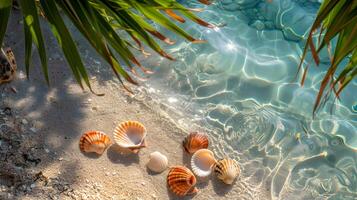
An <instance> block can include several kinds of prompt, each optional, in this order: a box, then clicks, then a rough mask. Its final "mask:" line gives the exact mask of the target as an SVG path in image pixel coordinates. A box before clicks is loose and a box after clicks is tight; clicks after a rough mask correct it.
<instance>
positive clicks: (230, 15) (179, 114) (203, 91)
mask: <svg viewBox="0 0 357 200" xmlns="http://www.w3.org/2000/svg"><path fill="white" fill-rule="evenodd" d="M229 2H232V5H231V7H230V9H226V8H227V7H229V5H230V3H229ZM238 2H246V4H244V6H243V7H241V8H238V7H237V8H236V9H233V8H234V7H235V6H236V5H238V4H239V3H238ZM247 2H249V1H247V0H245V1H232V0H230V1H227V0H226V1H222V2H221V3H217V4H215V5H212V6H209V7H207V10H206V11H205V12H203V13H199V14H200V15H201V16H202V17H203V18H204V19H211V21H212V20H213V21H214V22H217V23H220V22H222V21H223V22H226V24H227V25H226V26H224V27H221V28H216V29H213V30H212V29H204V28H202V27H199V26H197V25H195V24H193V23H186V24H184V25H183V26H185V28H186V29H187V30H189V32H190V33H192V34H194V35H195V36H196V37H199V38H200V39H205V40H207V41H208V43H207V44H199V45H193V44H190V43H188V42H186V41H182V40H180V39H178V38H175V40H177V43H176V44H175V45H172V46H167V47H165V48H166V49H168V52H169V53H170V54H172V55H174V56H175V57H176V59H177V61H176V62H170V61H167V60H165V59H157V58H155V57H149V58H148V59H145V60H144V59H143V61H142V62H143V63H144V64H145V65H146V66H148V67H151V68H152V69H153V70H154V71H156V74H154V75H153V76H152V77H150V80H149V81H148V82H147V83H146V85H147V87H150V88H160V92H155V93H154V96H155V98H151V100H150V101H153V102H156V103H157V104H159V105H164V106H160V108H161V109H163V110H164V111H166V112H167V113H168V115H169V116H171V117H172V118H173V119H174V121H176V122H177V124H178V125H179V126H181V127H183V128H185V129H186V130H193V129H202V130H206V131H207V132H208V133H209V135H210V137H211V140H212V141H213V142H212V143H213V144H214V146H213V150H214V151H215V153H216V154H217V155H218V156H219V157H224V156H230V157H233V158H235V159H237V160H239V162H240V163H241V166H242V169H243V178H242V179H243V180H244V181H245V183H246V184H248V185H249V187H252V188H251V190H250V191H249V194H248V193H246V197H247V199H254V198H252V193H254V192H258V191H259V190H267V191H269V193H270V197H271V198H272V199H328V198H330V199H356V198H357V187H356V186H357V167H356V166H357V153H356V149H355V147H357V134H356V131H357V128H356V127H357V115H356V114H354V113H352V110H351V109H350V108H351V105H352V104H353V102H355V101H356V98H357V96H356V94H355V93H353V91H356V90H357V86H356V85H353V84H352V86H350V87H349V88H347V89H346V91H345V93H344V95H343V96H342V102H338V103H337V106H336V109H335V112H334V114H333V115H331V114H330V110H329V107H328V106H326V107H325V108H324V109H323V110H322V111H321V112H320V113H319V115H318V117H317V118H312V117H311V109H312V106H313V102H314V99H315V96H316V93H317V91H318V85H319V83H320V81H321V77H322V75H323V73H322V71H324V70H326V66H323V65H322V66H320V67H319V68H315V67H313V69H312V70H311V71H310V73H309V74H308V76H307V78H306V83H305V85H304V87H301V86H300V85H299V82H298V81H299V80H300V77H301V73H300V74H298V78H297V79H295V75H296V69H297V65H298V62H299V56H300V54H301V51H302V47H303V41H301V40H300V41H299V39H297V38H298V37H297V35H299V34H300V36H299V37H303V36H304V34H305V32H306V31H307V30H302V29H301V26H304V25H305V24H311V23H312V19H313V17H312V16H313V15H314V12H316V9H317V7H318V4H317V3H316V2H314V1H309V0H305V1H303V0H281V1H273V3H272V4H269V5H265V4H266V2H263V1H257V2H256V3H254V4H253V3H252V4H249V3H247ZM251 2H252V1H251ZM233 4H234V5H233ZM187 5H189V6H191V7H195V6H198V5H199V4H197V3H194V2H187ZM242 5H243V4H242ZM199 6H201V5H199ZM304 6H305V8H304ZM314 6H315V7H314ZM261 10H264V12H265V13H259V11H261ZM302 11H304V12H305V13H303V14H302V13H301V12H302ZM302 15H305V16H302ZM286 16H289V19H288V18H285V17H286ZM257 20H260V22H262V23H265V24H263V25H262V24H261V23H260V22H257V23H253V21H254V22H256V21H257ZM275 20H277V21H275ZM294 20H295V21H294ZM270 23H273V25H271V24H270ZM274 24H275V25H274ZM256 26H259V27H256ZM262 26H264V28H263V29H262ZM298 26H299V27H298ZM289 31H290V32H289ZM162 32H163V33H165V34H166V35H168V36H172V34H170V33H168V32H166V31H165V30H162ZM173 37H174V36H173ZM296 41H298V42H296ZM141 90H143V91H144V90H146V89H145V87H144V88H141ZM353 94H354V95H353ZM163 99H166V101H163ZM166 102H167V103H166ZM253 196H254V195H253ZM240 197H244V194H243V195H242V194H241V196H240ZM233 198H234V197H233ZM237 198H238V197H237ZM261 198H263V199H264V197H261Z"/></svg>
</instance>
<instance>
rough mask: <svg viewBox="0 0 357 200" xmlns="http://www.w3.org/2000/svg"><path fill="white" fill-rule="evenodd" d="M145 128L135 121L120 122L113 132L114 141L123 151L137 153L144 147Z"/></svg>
mask: <svg viewBox="0 0 357 200" xmlns="http://www.w3.org/2000/svg"><path fill="white" fill-rule="evenodd" d="M145 137H146V128H145V126H144V125H143V124H141V123H140V122H137V121H126V122H122V123H121V124H119V126H117V127H116V128H115V130H114V140H115V142H116V143H117V144H118V145H119V147H121V148H123V149H127V150H130V151H132V152H133V153H138V152H139V151H140V149H141V148H144V147H146V142H145Z"/></svg>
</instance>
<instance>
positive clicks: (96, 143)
mask: <svg viewBox="0 0 357 200" xmlns="http://www.w3.org/2000/svg"><path fill="white" fill-rule="evenodd" d="M111 143H112V142H111V140H110V138H109V137H108V136H107V135H106V134H105V133H103V132H101V131H88V132H86V133H84V134H83V135H82V137H81V139H80V140H79V149H80V150H81V151H82V152H94V153H97V154H99V155H101V154H103V152H104V151H105V149H106V148H108V147H109V146H110V145H111Z"/></svg>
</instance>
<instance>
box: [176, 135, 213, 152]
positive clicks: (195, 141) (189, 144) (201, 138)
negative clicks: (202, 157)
mask: <svg viewBox="0 0 357 200" xmlns="http://www.w3.org/2000/svg"><path fill="white" fill-rule="evenodd" d="M208 143H209V142H208V136H207V135H206V134H205V133H201V132H193V133H190V134H189V135H188V136H187V137H186V138H185V139H184V140H183V142H182V144H183V147H184V149H185V150H186V152H188V153H190V154H193V153H195V152H196V151H198V150H200V149H207V148H208Z"/></svg>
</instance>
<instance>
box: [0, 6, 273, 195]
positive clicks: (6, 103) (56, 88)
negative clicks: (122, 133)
mask: <svg viewBox="0 0 357 200" xmlns="http://www.w3.org/2000/svg"><path fill="white" fill-rule="evenodd" d="M22 26H23V25H22V22H21V17H20V16H19V13H18V11H14V13H13V18H12V20H11V22H10V24H9V29H8V32H7V36H6V39H5V41H6V42H5V44H6V45H8V46H10V47H12V48H13V50H14V53H15V55H16V58H17V62H18V71H17V72H18V73H17V79H16V80H14V81H13V82H11V83H9V84H6V85H2V86H1V90H2V97H1V108H2V109H3V108H5V107H9V108H11V109H12V111H13V113H14V114H13V115H12V117H13V118H14V120H15V121H16V123H17V124H18V125H19V126H22V128H23V130H27V131H25V132H22V133H20V134H26V136H24V138H27V139H28V140H30V141H32V144H31V145H32V146H31V148H30V147H29V149H33V153H34V155H35V156H36V158H37V159H40V162H38V163H37V164H32V165H31V166H29V167H26V169H25V171H26V172H28V173H30V174H39V173H41V178H38V179H36V180H33V179H32V182H31V181H30V182H28V183H26V184H25V186H24V189H21V188H20V189H14V188H13V191H15V192H16V193H15V195H17V196H13V195H14V193H11V191H10V190H7V189H6V188H3V189H2V190H1V193H0V194H2V196H1V197H4V198H5V199H6V198H8V199H118V200H119V199H137V200H139V199H145V200H149V199H181V198H178V197H176V195H174V194H173V193H171V192H170V191H169V190H168V188H167V184H166V176H167V173H168V170H166V171H164V172H163V173H161V174H155V173H152V172H150V171H148V169H147V168H146V166H145V165H146V163H147V161H148V158H149V154H150V153H152V152H154V151H160V152H161V153H163V154H164V155H166V156H167V157H168V159H169V165H170V166H174V165H185V166H188V167H189V161H190V156H189V155H188V154H186V153H185V152H184V151H183V149H182V140H183V138H184V137H185V135H187V133H188V130H181V129H180V128H178V127H177V126H176V125H175V124H174V123H173V122H172V121H171V120H170V119H168V118H166V117H164V116H163V115H162V114H161V113H160V112H159V111H158V110H153V109H152V108H150V107H148V106H147V105H146V104H145V102H141V101H139V100H137V99H136V98H132V97H130V96H129V95H128V93H127V92H125V91H124V90H123V88H122V87H121V86H120V84H119V83H118V81H117V80H115V78H114V77H113V76H112V75H111V74H110V73H102V74H94V75H95V76H92V78H91V83H92V86H93V88H94V90H95V91H97V92H100V93H104V94H105V96H102V97H99V96H95V95H93V94H91V93H90V92H89V91H88V90H87V89H86V90H85V91H83V90H82V89H81V88H80V87H79V86H78V84H76V83H75V81H74V80H73V77H72V75H71V72H70V70H69V69H68V66H67V64H66V61H65V60H64V59H63V57H61V56H60V57H57V58H56V57H55V58H53V57H51V56H50V59H49V69H50V80H51V85H50V86H47V85H46V84H45V81H44V78H43V75H42V73H40V72H41V69H40V62H39V59H38V57H37V52H36V51H35V53H34V56H33V64H32V67H33V69H32V70H31V72H30V79H29V80H27V79H26V76H25V72H24V39H23V37H22V36H23V33H22ZM44 35H46V36H48V35H50V34H49V31H48V30H47V29H46V30H45V31H44ZM47 39H48V38H47ZM48 40H49V42H48V44H50V45H52V44H53V45H54V46H50V45H48V46H47V48H48V50H49V51H58V47H57V46H56V44H55V43H53V40H52V39H48ZM58 54H59V53H58ZM108 69H109V68H108ZM99 75H100V76H99ZM126 120H138V121H140V122H142V123H143V124H144V125H145V126H146V128H147V132H148V135H147V144H148V147H147V148H144V149H143V150H141V151H140V153H139V154H137V155H136V154H128V155H124V154H120V153H118V151H117V150H116V147H115V146H112V147H110V148H109V149H108V150H107V151H106V152H105V153H104V154H103V155H102V156H100V157H88V156H86V155H84V154H82V153H81V152H80V150H79V148H78V141H79V138H80V136H81V134H82V133H84V132H85V131H88V130H100V131H103V132H105V133H107V134H108V135H109V136H110V137H111V138H112V139H113V134H112V133H113V130H114V128H115V126H116V125H117V124H118V123H119V122H123V121H126ZM192 131H194V130H192ZM0 179H4V176H0ZM21 187H22V186H21ZM197 187H198V189H199V192H198V193H197V194H196V195H194V196H188V197H186V198H185V199H191V198H192V199H197V200H199V199H232V197H237V196H239V195H240V194H244V195H242V199H247V198H248V199H259V197H258V196H256V195H257V194H259V193H260V192H251V191H249V188H248V186H247V185H245V184H244V183H241V182H240V181H239V180H238V181H236V183H235V185H233V186H227V185H224V184H223V183H222V182H220V181H219V180H218V179H217V178H215V177H214V176H212V178H210V179H208V180H198V184H197ZM265 199H266V198H265Z"/></svg>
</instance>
